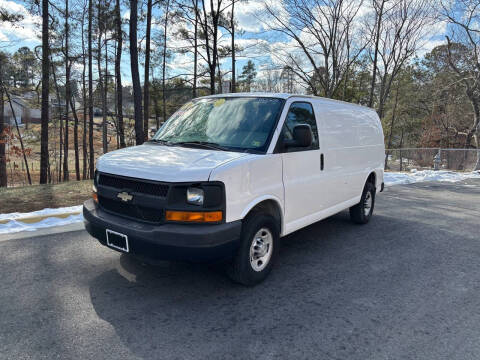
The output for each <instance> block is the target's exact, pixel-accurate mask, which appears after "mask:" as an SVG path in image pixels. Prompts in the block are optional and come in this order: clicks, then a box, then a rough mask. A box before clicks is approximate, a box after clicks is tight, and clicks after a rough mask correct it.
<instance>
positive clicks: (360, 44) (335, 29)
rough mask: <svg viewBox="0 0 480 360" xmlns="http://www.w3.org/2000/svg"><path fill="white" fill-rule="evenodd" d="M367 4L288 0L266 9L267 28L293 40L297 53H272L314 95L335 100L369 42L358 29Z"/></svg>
mask: <svg viewBox="0 0 480 360" xmlns="http://www.w3.org/2000/svg"><path fill="white" fill-rule="evenodd" d="M362 4H363V0H354V1H347V0H285V1H284V2H283V6H284V7H283V8H281V9H279V8H278V3H273V2H267V3H266V4H265V6H264V10H265V13H266V15H267V20H266V22H265V26H266V27H267V28H268V29H270V30H274V31H277V32H279V33H282V34H284V35H286V36H287V37H288V38H290V39H292V40H293V43H294V48H293V49H272V53H273V55H274V56H275V57H276V58H277V59H279V60H280V61H282V62H284V63H285V65H288V66H290V68H291V70H292V71H293V72H294V73H295V74H296V75H297V76H298V77H299V78H300V79H301V80H302V81H304V82H305V83H306V84H307V85H308V87H309V88H310V91H311V92H312V93H313V94H314V95H324V96H326V97H334V96H335V94H336V93H337V90H338V89H339V87H340V85H341V84H342V82H343V81H346V73H347V71H348V69H349V67H350V65H351V64H352V63H353V62H354V61H356V59H357V58H358V57H359V56H360V54H361V53H362V52H363V50H364V49H365V47H366V46H367V44H368V40H369V39H365V37H362V36H360V34H359V32H358V31H355V30H356V29H354V20H355V19H356V17H357V15H358V12H359V10H360V7H361V6H362Z"/></svg>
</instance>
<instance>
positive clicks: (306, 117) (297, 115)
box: [277, 102, 319, 152]
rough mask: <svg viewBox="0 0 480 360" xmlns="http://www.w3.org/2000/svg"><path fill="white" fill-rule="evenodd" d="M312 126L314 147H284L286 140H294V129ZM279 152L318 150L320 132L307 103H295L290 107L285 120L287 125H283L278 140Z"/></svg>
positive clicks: (310, 106)
mask: <svg viewBox="0 0 480 360" xmlns="http://www.w3.org/2000/svg"><path fill="white" fill-rule="evenodd" d="M305 124H307V125H310V128H311V129H312V145H311V146H310V147H306V148H305V147H301V148H300V147H288V148H285V147H284V146H283V144H284V141H285V140H292V139H293V128H294V127H295V126H297V125H305ZM278 140H279V142H278V146H277V148H278V150H279V152H297V151H308V150H318V149H319V142H318V131H317V121H316V120H315V114H314V113H313V108H312V105H311V104H310V103H307V102H295V103H293V104H292V105H291V106H290V109H289V110H288V114H287V116H286V118H285V123H284V124H283V128H282V133H281V134H280V138H279V139H278Z"/></svg>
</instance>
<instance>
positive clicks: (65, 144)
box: [63, 0, 71, 181]
mask: <svg viewBox="0 0 480 360" xmlns="http://www.w3.org/2000/svg"><path fill="white" fill-rule="evenodd" d="M68 17H69V14H68V0H66V1H65V131H64V135H65V140H64V141H63V181H68V180H69V172H68V109H69V103H70V97H71V94H70V92H71V91H70V64H69V63H68V61H69V59H68V56H69V53H68V52H69V49H68V45H69V44H68V36H69V35H68V33H69V28H68Z"/></svg>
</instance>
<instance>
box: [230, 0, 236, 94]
mask: <svg viewBox="0 0 480 360" xmlns="http://www.w3.org/2000/svg"><path fill="white" fill-rule="evenodd" d="M235 1H236V0H232V15H231V17H230V26H231V28H232V31H231V33H232V89H231V91H232V93H234V92H236V83H235V18H234V11H235Z"/></svg>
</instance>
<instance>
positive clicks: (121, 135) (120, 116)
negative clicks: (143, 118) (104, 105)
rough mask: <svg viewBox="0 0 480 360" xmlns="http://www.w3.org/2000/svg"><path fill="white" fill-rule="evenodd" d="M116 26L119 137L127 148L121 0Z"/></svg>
mask: <svg viewBox="0 0 480 360" xmlns="http://www.w3.org/2000/svg"><path fill="white" fill-rule="evenodd" d="M116 1H117V2H116V9H115V10H116V11H115V13H116V26H117V53H116V58H115V77H116V79H117V119H118V136H119V140H120V147H121V148H124V147H125V131H124V125H123V87H122V72H121V70H120V66H121V64H122V47H123V33H122V17H121V14H120V0H116Z"/></svg>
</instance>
